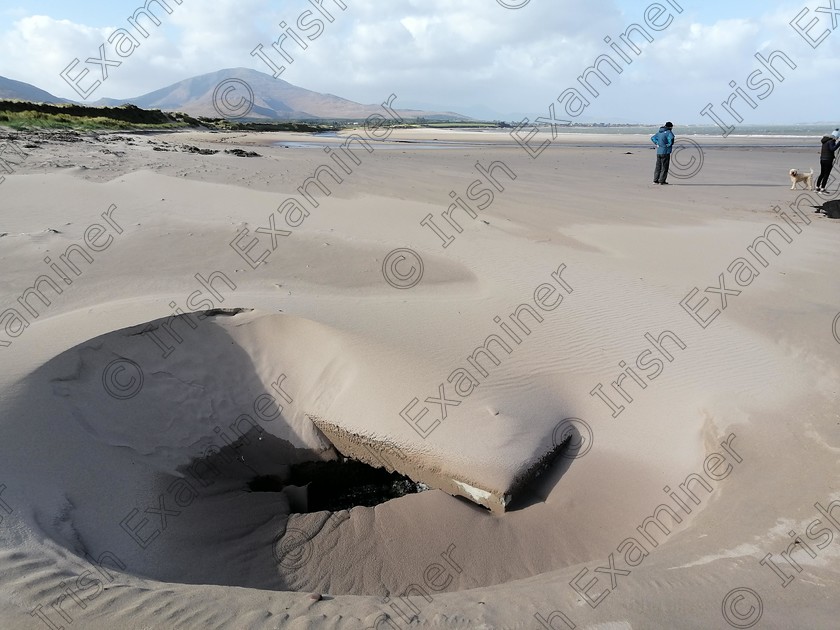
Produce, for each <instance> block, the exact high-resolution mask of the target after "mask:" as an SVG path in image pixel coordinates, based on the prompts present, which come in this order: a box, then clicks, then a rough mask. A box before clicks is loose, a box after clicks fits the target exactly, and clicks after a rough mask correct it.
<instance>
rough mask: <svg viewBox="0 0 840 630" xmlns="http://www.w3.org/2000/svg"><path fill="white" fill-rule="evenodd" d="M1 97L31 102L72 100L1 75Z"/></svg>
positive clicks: (65, 101) (66, 101)
mask: <svg viewBox="0 0 840 630" xmlns="http://www.w3.org/2000/svg"><path fill="white" fill-rule="evenodd" d="M0 99H5V100H8V101H29V102H30V103H69V102H70V101H68V100H66V99H63V98H58V97H57V96H53V95H52V94H50V93H49V92H45V91H44V90H42V89H40V88H36V87H35V86H34V85H30V84H29V83H24V82H23V81H15V80H14V79H7V78H6V77H0Z"/></svg>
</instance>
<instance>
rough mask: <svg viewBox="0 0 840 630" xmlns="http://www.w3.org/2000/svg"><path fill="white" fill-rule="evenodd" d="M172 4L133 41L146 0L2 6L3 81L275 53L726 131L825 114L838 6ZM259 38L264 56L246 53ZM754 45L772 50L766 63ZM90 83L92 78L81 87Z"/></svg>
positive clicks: (374, 0)
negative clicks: (626, 38)
mask: <svg viewBox="0 0 840 630" xmlns="http://www.w3.org/2000/svg"><path fill="white" fill-rule="evenodd" d="M178 1H179V0H165V2H166V4H168V6H169V7H170V8H171V10H172V13H171V14H169V13H167V12H166V11H165V10H164V9H162V8H161V7H160V6H159V5H158V4H157V3H155V2H152V3H151V8H152V11H153V12H154V13H155V15H157V16H158V17H159V19H160V22H161V24H160V26H157V25H154V24H152V23H151V22H150V21H148V20H143V21H141V24H143V25H145V30H146V33H145V35H143V34H141V33H139V32H138V31H137V29H136V28H135V27H133V26H132V25H131V24H130V23H129V21H128V18H129V17H130V16H132V15H133V14H134V12H135V11H136V10H137V9H138V8H140V7H142V6H144V5H145V4H146V0H109V1H108V2H102V1H101V0H97V1H96V2H93V1H87V0H82V1H69V2H68V1H66V0H5V1H4V3H3V5H2V8H0V76H5V77H8V78H10V79H16V80H18V81H24V82H26V83H31V84H33V85H35V86H37V87H39V88H42V89H44V90H47V91H48V92H51V93H52V94H54V95H56V96H59V97H63V98H68V99H73V100H76V101H85V100H87V101H96V100H97V99H99V98H102V97H108V98H131V97H134V96H139V95H142V94H145V93H147V92H150V91H153V90H156V89H159V88H162V87H165V86H167V85H170V84H172V83H175V82H177V81H180V80H182V79H186V78H189V77H191V76H196V75H200V74H204V73H207V72H213V71H216V70H220V69H223V68H234V67H249V68H253V69H256V70H260V71H264V72H268V73H272V72H274V70H273V69H272V67H271V66H270V65H269V64H270V63H273V64H274V67H275V68H281V67H282V68H284V69H283V70H282V72H281V73H280V78H281V79H283V80H285V81H288V82H290V83H293V84H294V85H298V86H300V87H304V88H307V89H310V90H315V91H318V92H327V93H331V94H336V95H338V96H342V97H344V98H348V99H351V100H354V101H358V102H362V103H379V102H381V101H383V100H384V99H386V98H388V96H389V95H390V94H392V93H393V94H396V95H397V99H396V101H395V105H396V106H397V107H398V108H419V109H433V110H447V111H455V112H458V113H462V114H465V115H469V116H474V117H478V118H486V119H501V120H510V121H514V120H516V121H518V120H520V119H521V118H522V117H523V116H529V117H531V118H536V117H544V118H548V117H550V109H549V108H550V106H551V105H552V104H554V108H555V113H554V118H555V119H557V120H571V121H573V122H592V121H622V122H641V123H651V122H658V121H662V122H664V121H665V120H671V121H673V122H674V123H675V124H677V125H679V124H697V123H709V124H713V123H714V122H715V121H714V119H713V116H717V119H718V121H719V122H718V123H717V124H723V125H726V124H735V125H738V124H744V125H747V124H759V125H760V124H789V123H798V122H828V123H830V124H832V125H834V126H838V125H840V111H838V109H840V108H838V106H837V102H838V99H837V98H835V97H834V96H833V93H834V89H835V86H836V85H837V82H836V81H835V78H840V33H835V32H834V30H835V29H838V30H840V0H815V1H812V2H801V1H796V0H795V1H787V0H780V1H776V0H762V1H753V0H738V1H737V2H736V1H735V0H730V1H728V2H723V1H721V0H706V1H704V2H699V1H698V0H691V1H689V0H661V2H633V1H631V0H586V1H585V2H584V1H583V0H343V4H344V6H345V8H341V7H340V4H342V2H341V0H180V2H181V3H180V4H178ZM319 3H320V4H321V7H320V9H319V8H318V7H316V6H315V5H317V4H319ZM834 4H836V5H838V12H837V14H832V12H831V11H830V8H831V7H832V5H834ZM821 6H822V7H823V9H822V10H820V7H821ZM517 7H518V8H517ZM307 11H310V12H311V13H310V14H307V13H306V12H307ZM321 11H323V12H326V13H327V14H329V15H330V17H331V18H332V20H333V21H332V22H330V21H328V20H327V18H326V17H325V16H324V15H323V14H322V13H321ZM800 14H801V16H800V17H799V19H798V22H796V18H797V16H798V15H800ZM315 18H319V19H320V20H321V24H320V25H313V20H314V19H315ZM646 18H647V20H646ZM299 20H302V21H303V25H302V26H301V25H300V22H299ZM281 22H285V23H286V25H287V28H289V27H291V28H292V29H294V30H293V33H294V34H295V35H297V37H298V38H299V39H300V41H301V42H303V43H304V44H305V45H306V48H305V49H304V48H302V47H301V46H300V45H299V44H297V43H296V42H295V41H294V39H293V38H292V37H291V36H288V37H287V39H286V41H285V42H284V44H283V49H284V50H285V51H286V53H287V55H288V56H289V57H291V59H292V61H291V62H288V61H284V60H283V59H282V58H281V57H280V54H279V53H278V52H276V51H275V50H274V49H272V48H271V45H272V43H273V42H275V41H276V40H277V39H278V37H280V36H281V35H282V34H283V33H284V30H286V29H284V28H281V26H280V23H281ZM791 22H794V25H793V26H792V25H791ZM633 24H636V25H639V26H641V27H642V28H644V29H645V31H646V33H647V35H648V36H649V39H652V40H653V41H648V40H647V39H644V38H643V36H642V35H640V34H639V31H638V30H637V31H633V34H632V35H631V39H632V41H633V42H635V43H636V48H635V49H633V48H630V47H629V46H628V45H627V44H626V43H623V42H622V40H621V36H622V34H624V33H625V32H626V31H627V29H628V28H630V27H631V25H633ZM797 24H798V26H796V25H797ZM307 25H308V26H307ZM795 26H796V27H795ZM118 29H125V31H126V32H127V33H129V34H130V35H131V36H132V37H133V38H134V39H135V42H136V45H135V44H133V43H131V40H130V39H129V38H123V39H122V45H123V48H122V52H123V55H122V56H121V55H120V54H118V52H117V50H116V48H115V45H116V44H119V43H120V40H114V41H113V42H112V43H109V42H108V39H109V37H111V36H112V35H113V34H114V33H115V32H116V31H118ZM605 38H610V40H609V41H610V42H612V43H613V44H615V45H617V46H619V48H620V49H621V51H622V52H623V55H624V58H622V57H621V56H620V54H622V53H619V52H616V51H615V50H614V49H611V48H610V43H608V42H606V41H605ZM258 45H262V47H263V48H262V50H263V51H264V53H265V54H266V55H268V57H269V59H270V60H271V61H270V62H265V61H262V60H260V59H259V58H258V57H256V56H253V55H252V54H251V53H252V51H254V49H255V48H256V47H257V46H258ZM100 46H104V47H105V57H106V58H107V59H109V60H111V62H112V64H113V65H107V64H105V65H103V64H102V63H99V64H97V63H96V62H88V61H87V60H88V59H89V58H100V56H101V52H100ZM757 53H758V54H761V55H763V56H764V58H765V59H770V58H771V55H772V54H773V53H777V54H776V57H775V61H774V63H773V67H772V68H767V67H765V66H763V65H762V64H761V62H760V61H759V60H758V59H757V58H756V54H757ZM603 55H609V56H610V59H611V60H612V62H613V65H612V66H611V65H610V63H609V61H604V57H603ZM781 55H784V58H782V57H781ZM599 58H600V59H601V60H602V61H601V63H600V65H599V66H598V68H599V69H600V70H601V71H602V72H603V76H604V77H605V78H606V79H607V80H609V82H610V83H609V85H606V84H605V83H603V82H602V81H600V80H599V79H598V78H597V77H596V76H594V75H593V74H591V73H590V74H589V75H587V76H588V77H589V81H588V86H585V85H583V84H582V82H581V81H579V77H581V76H582V75H583V74H584V73H585V72H586V71H587V69H589V68H592V67H593V64H595V62H596V60H598V59H599ZM76 60H78V64H77V65H76V66H72V67H70V70H67V69H68V67H69V66H71V64H73V62H74V61H76ZM117 62H119V65H116V64H117ZM791 65H795V66H796V67H795V68H792V67H790V66H791ZM616 68H617V69H616ZM85 69H87V70H89V74H88V75H87V76H85V77H84V78H82V79H80V80H77V83H76V86H75V89H74V87H73V86H72V85H71V83H72V81H73V80H74V79H73V78H74V77H77V76H78V73H79V72H80V71H83V70H85ZM618 70H620V72H619V71H618ZM106 71H107V77H103V72H106ZM63 72H64V74H65V77H66V78H62V73H63ZM756 73H758V74H756ZM750 76H752V79H751V80H748V79H749V77H750ZM94 80H100V81H101V83H100V84H99V85H98V86H97V87H96V88H95V89H94V90H92V91H90V92H88V89H89V88H90V87H91V86H92V85H93V82H94ZM732 82H734V83H735V85H734V86H731V85H730V83H732ZM572 89H575V90H577V91H578V93H579V94H580V95H582V96H583V97H584V99H585V104H584V105H581V101H579V100H578V101H577V102H576V103H575V102H573V101H574V99H573V95H572V92H571V90H572ZM736 90H741V95H739V94H737V93H735V91H736ZM80 92H81V93H85V94H87V98H86V99H85V98H83V97H82V96H81V95H80ZM733 93H735V96H734V98H733V97H732V95H733ZM564 95H565V96H564ZM558 98H559V99H560V100H558ZM727 101H728V103H729V104H728V109H727V108H726V107H724V103H725V102H727ZM710 104H711V106H712V107H711V109H709V108H708V106H709V105H710ZM704 110H706V113H705V114H704V113H703V111H704ZM738 118H740V119H741V120H737V119H738ZM835 123H836V124H835ZM832 128H833V127H832Z"/></svg>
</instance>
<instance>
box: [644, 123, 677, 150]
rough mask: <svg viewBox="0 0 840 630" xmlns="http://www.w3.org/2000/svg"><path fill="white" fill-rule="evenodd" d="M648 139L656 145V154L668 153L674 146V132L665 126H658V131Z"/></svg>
mask: <svg viewBox="0 0 840 630" xmlns="http://www.w3.org/2000/svg"><path fill="white" fill-rule="evenodd" d="M650 141H651V142H653V144H655V145H656V154H657V155H670V153H671V150H672V148H673V146H674V134H673V133H672V132H671V130H670V129H668V128H667V127H665V126H662V127H660V128H659V131H658V132H657V133H655V134H653V135H652V136H651V137H650Z"/></svg>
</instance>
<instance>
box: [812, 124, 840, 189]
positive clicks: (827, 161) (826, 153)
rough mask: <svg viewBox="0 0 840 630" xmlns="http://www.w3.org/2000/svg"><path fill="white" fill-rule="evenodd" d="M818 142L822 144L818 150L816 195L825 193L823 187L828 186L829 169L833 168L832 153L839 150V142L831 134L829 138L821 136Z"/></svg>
mask: <svg viewBox="0 0 840 630" xmlns="http://www.w3.org/2000/svg"><path fill="white" fill-rule="evenodd" d="M838 135H840V134H838ZM820 142H822V149H821V150H820V176H819V177H817V187H816V190H817V192H818V193H824V192H827V191H826V189H825V187H826V185H827V184H828V178H829V176H830V175H831V169H832V168H833V167H834V152H835V151H837V149H838V148H840V141H838V140H837V139H836V138H835V137H834V136H833V134H832V135H831V136H823V137H822V140H820Z"/></svg>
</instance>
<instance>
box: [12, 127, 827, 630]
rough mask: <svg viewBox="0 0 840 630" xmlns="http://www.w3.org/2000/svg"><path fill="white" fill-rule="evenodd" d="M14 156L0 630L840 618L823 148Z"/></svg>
mask: <svg viewBox="0 0 840 630" xmlns="http://www.w3.org/2000/svg"><path fill="white" fill-rule="evenodd" d="M676 132H677V137H678V139H680V138H681V136H680V133H679V129H677V130H676ZM379 133H383V130H381V129H380V130H379ZM5 135H6V139H5V142H6V143H12V144H13V145H14V146H15V147H17V148H19V149H20V151H21V152H22V154H23V155H20V154H19V155H18V156H17V158H14V156H12V157H11V158H9V159H10V160H13V161H14V168H13V172H10V173H9V172H6V173H4V175H5V179H4V180H3V181H2V182H0V208H2V211H1V212H0V217H2V220H1V221H0V262H2V265H3V269H4V272H3V274H2V276H1V277H0V352H2V353H3V360H2V361H0V442H2V443H3V444H4V445H5V448H4V451H3V452H4V456H3V458H2V462H0V517H2V520H1V521H0V558H1V559H2V566H3V571H2V577H1V578H0V618H2V619H3V625H4V627H8V628H44V627H47V628H52V629H56V628H60V627H62V626H63V627H64V628H103V629H104V628H131V629H138V630H139V629H140V628H198V627H202V628H206V627H212V628H222V627H224V628H254V629H257V628H292V629H304V628H318V629H344V628H347V629H355V630H368V629H371V628H373V629H375V630H380V629H383V628H389V629H396V630H402V629H404V628H409V627H412V626H415V627H418V628H453V629H454V628H485V629H495V628H504V629H511V630H513V629H526V628H527V629H532V628H537V629H542V628H548V629H550V630H558V629H565V628H591V629H598V630H621V629H633V628H637V629H640V628H692V629H693V628H697V629H701V628H702V629H709V628H731V627H738V628H746V627H753V626H755V627H757V628H779V629H781V628H794V627H800V628H817V627H820V628H827V627H833V626H835V625H836V623H837V618H836V594H837V592H838V590H837V589H838V588H840V487H838V480H837V475H836V470H837V464H838V457H839V456H840V437H839V436H838V428H840V405H839V404H838V402H840V393H838V390H840V385H839V384H840V367H838V366H840V316H838V311H839V310H840V298H838V296H840V274H838V273H837V269H838V268H839V267H838V263H840V248H838V239H840V221H838V220H831V219H828V218H827V217H825V216H824V215H822V214H818V213H815V212H814V208H813V206H814V205H819V204H821V203H823V202H824V201H825V200H828V199H832V198H835V197H836V196H837V192H838V185H837V181H838V180H837V179H834V180H833V181H832V184H831V185H830V189H831V191H832V192H831V194H830V195H822V196H820V195H818V194H817V193H814V192H808V191H805V190H802V189H799V190H790V180H789V178H788V174H787V173H788V171H789V169H791V168H800V169H802V168H804V169H805V170H807V169H808V168H814V169H815V170H816V169H817V165H818V158H819V156H818V150H817V149H816V148H815V147H817V146H818V144H819V140H818V139H814V138H797V137H786V138H773V137H760V138H756V137H747V136H744V137H730V138H727V139H724V138H720V137H711V136H694V137H689V138H682V139H681V140H680V142H678V146H679V147H680V148H679V149H678V150H677V151H676V152H675V154H674V158H673V160H674V161H673V162H672V166H671V177H670V178H669V183H670V185H669V186H656V185H653V183H652V173H653V167H654V151H653V150H652V146H651V144H650V141H649V140H648V138H647V137H645V136H639V135H630V134H625V135H621V134H616V135H612V134H610V135H604V134H559V135H558V136H556V137H553V136H552V134H551V130H550V129H547V128H541V129H540V131H539V133H538V134H536V135H535V136H533V137H531V138H529V139H527V140H522V138H525V137H526V135H527V129H526V130H523V131H522V132H521V133H520V135H519V141H517V139H516V138H515V137H514V136H512V135H511V134H510V133H509V132H506V131H498V130H497V131H493V132H487V131H476V130H472V131H470V130H467V131H453V130H443V129H421V130H412V129H400V130H395V131H393V132H392V133H390V134H389V135H388V136H387V138H376V137H371V136H370V135H368V134H366V133H365V130H364V129H359V130H358V131H356V132H355V135H354V133H353V132H350V131H344V132H340V133H339V134H338V135H320V136H314V135H308V134H291V133H235V132H230V133H224V132H212V133H211V132H199V131H189V132H177V133H175V132H173V133H151V132H150V133H119V134H101V135H98V136H96V135H92V134H73V133H58V134H49V133H40V134H35V133H32V134H17V133H14V132H8V134H5ZM543 141H546V142H548V144H547V145H546V146H545V147H542V145H541V143H542V142H543ZM549 141H550V142H549ZM189 147H193V148H194V149H190V148H189ZM233 149H240V150H242V151H247V152H255V153H256V154H258V155H256V156H253V157H241V156H238V155H235V154H231V153H225V151H226V150H233ZM201 150H204V153H203V154H202V153H201V152H200V151H201ZM342 456H350V457H353V458H355V459H358V460H360V461H363V462H365V463H368V464H371V465H373V466H384V467H385V468H387V469H388V470H396V471H398V472H400V473H402V474H405V475H407V476H409V477H410V478H411V479H413V480H414V481H416V482H419V483H422V484H424V487H428V488H429V489H428V490H425V491H423V492H419V493H416V494H407V495H406V496H402V497H400V498H396V499H392V500H390V501H387V502H384V503H381V504H379V505H377V506H375V507H364V506H358V507H353V508H352V509H349V510H348V509H344V510H338V511H334V512H330V511H311V512H307V511H306V510H304V509H301V501H303V502H304V503H305V500H303V499H301V496H302V495H305V494H306V492H305V491H304V490H299V489H297V487H294V488H292V487H290V488H287V489H285V490H283V491H274V492H252V491H250V490H249V485H248V484H249V482H251V481H252V480H253V479H254V478H256V477H265V476H275V477H280V478H282V477H284V475H288V474H289V470H290V467H291V466H293V465H296V464H299V463H301V462H307V461H311V460H336V459H341V458H342ZM537 473H539V474H538V476H536V478H534V476H535V475H537ZM748 624H751V625H748ZM756 624H758V625H756Z"/></svg>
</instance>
